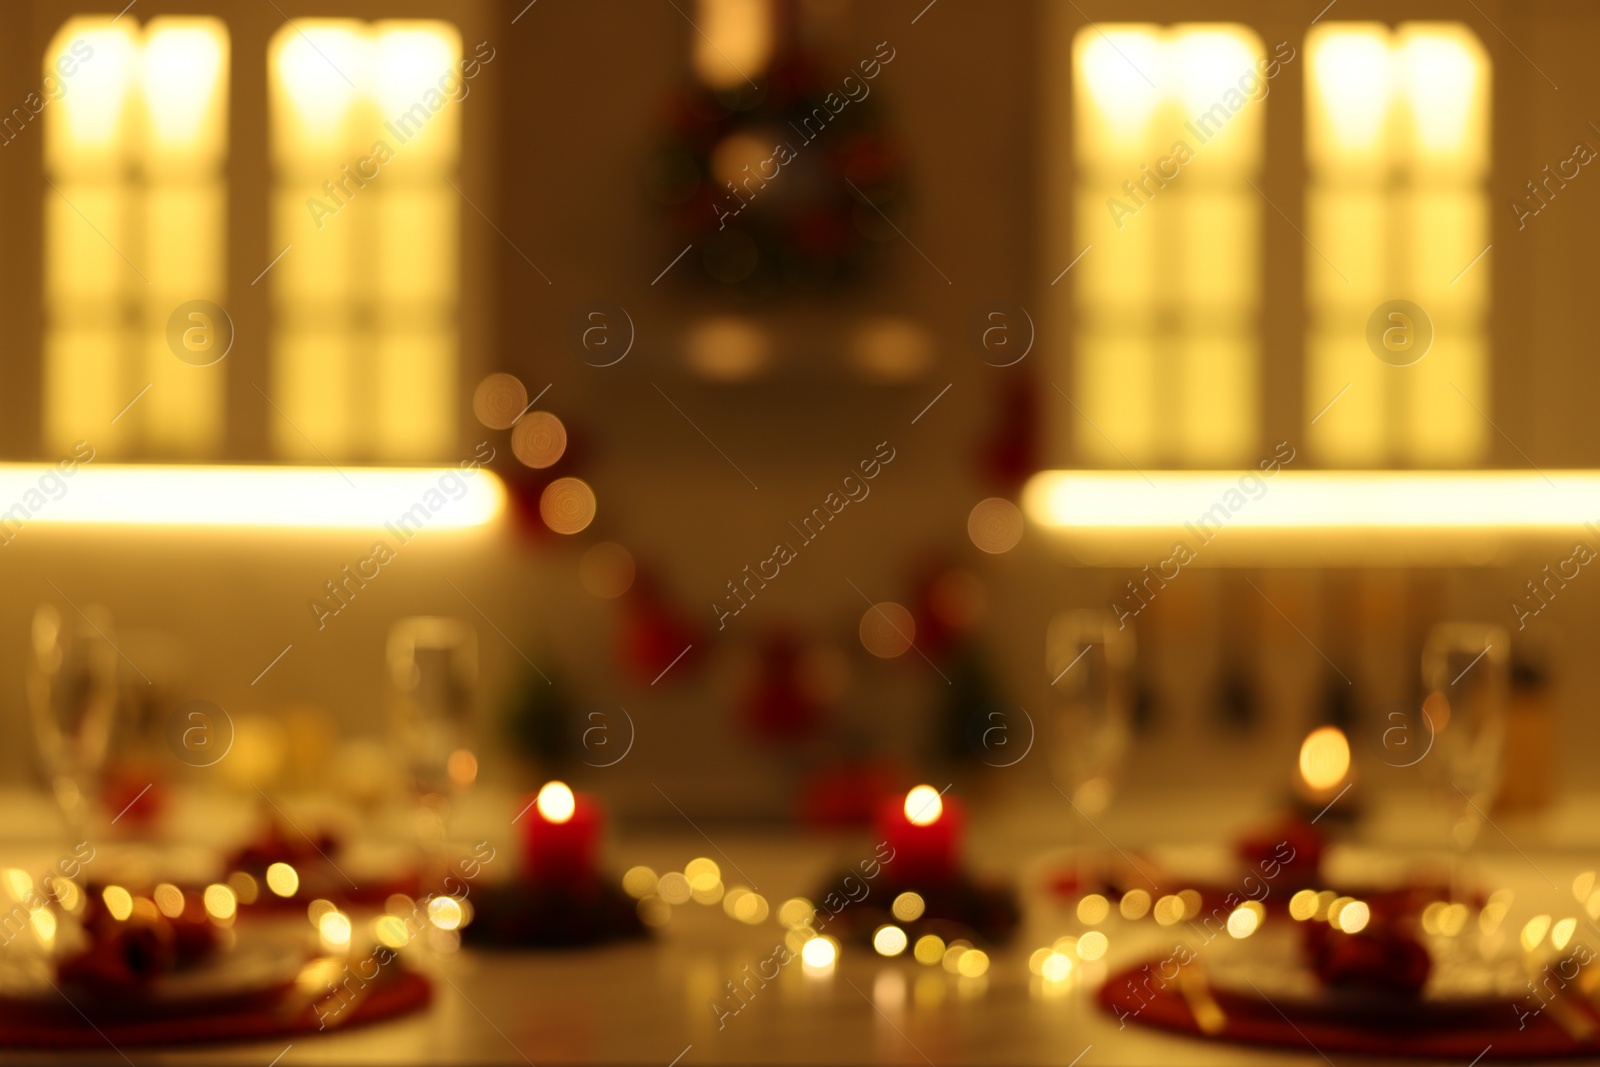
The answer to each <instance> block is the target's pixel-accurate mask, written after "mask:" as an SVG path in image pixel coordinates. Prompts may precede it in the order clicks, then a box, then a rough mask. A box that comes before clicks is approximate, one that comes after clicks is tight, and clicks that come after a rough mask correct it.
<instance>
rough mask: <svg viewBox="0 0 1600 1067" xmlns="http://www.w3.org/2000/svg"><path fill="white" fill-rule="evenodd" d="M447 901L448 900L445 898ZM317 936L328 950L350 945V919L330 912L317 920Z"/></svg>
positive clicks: (344, 915) (339, 913) (340, 912)
mask: <svg viewBox="0 0 1600 1067" xmlns="http://www.w3.org/2000/svg"><path fill="white" fill-rule="evenodd" d="M446 899H448V898H446ZM317 936H318V937H320V938H321V939H322V946H323V948H325V949H328V950H334V949H340V948H345V947H348V946H349V944H350V917H349V916H348V915H346V914H345V913H344V912H342V911H330V912H326V913H324V914H323V916H322V918H320V919H318V920H317Z"/></svg>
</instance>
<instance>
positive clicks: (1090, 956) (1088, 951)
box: [1078, 930, 1111, 960]
mask: <svg viewBox="0 0 1600 1067" xmlns="http://www.w3.org/2000/svg"><path fill="white" fill-rule="evenodd" d="M1110 947H1111V939H1110V938H1108V937H1106V935H1105V934H1102V933H1101V932H1100V931H1099V930H1090V931H1089V932H1088V933H1086V934H1084V935H1083V936H1082V937H1080V938H1078V958H1079V959H1080V960H1097V959H1099V958H1100V957H1101V956H1104V955H1105V954H1106V949H1108V948H1110Z"/></svg>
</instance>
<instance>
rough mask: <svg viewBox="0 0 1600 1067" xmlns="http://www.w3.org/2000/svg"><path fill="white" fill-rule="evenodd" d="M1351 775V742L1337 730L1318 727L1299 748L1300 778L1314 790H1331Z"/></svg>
mask: <svg viewBox="0 0 1600 1067" xmlns="http://www.w3.org/2000/svg"><path fill="white" fill-rule="evenodd" d="M1349 771H1350V742H1349V741H1347V740H1346V739H1345V736H1344V731H1343V730H1341V729H1339V728H1338V727H1337V726H1319V727H1317V729H1315V730H1312V731H1311V732H1310V733H1309V734H1307V735H1306V739H1305V741H1304V742H1303V743H1302V744H1301V745H1300V777H1301V778H1302V779H1303V780H1304V781H1305V783H1306V785H1308V786H1310V787H1311V788H1312V789H1316V790H1324V789H1332V788H1333V787H1334V786H1336V785H1338V784H1339V783H1340V782H1342V781H1344V776H1345V775H1346V774H1347V773H1349Z"/></svg>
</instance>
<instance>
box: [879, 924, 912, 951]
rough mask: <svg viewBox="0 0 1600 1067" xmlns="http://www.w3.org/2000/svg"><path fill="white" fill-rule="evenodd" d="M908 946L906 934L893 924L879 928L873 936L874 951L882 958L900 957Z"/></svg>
mask: <svg viewBox="0 0 1600 1067" xmlns="http://www.w3.org/2000/svg"><path fill="white" fill-rule="evenodd" d="M906 944H907V940H906V932H905V931H904V930H902V929H900V928H899V927H898V926H894V925H893V924H889V925H885V926H880V927H878V929H877V930H876V931H875V932H874V933H873V935H872V948H873V951H875V952H877V954H878V955H880V956H898V955H900V953H902V952H904V951H905V950H906Z"/></svg>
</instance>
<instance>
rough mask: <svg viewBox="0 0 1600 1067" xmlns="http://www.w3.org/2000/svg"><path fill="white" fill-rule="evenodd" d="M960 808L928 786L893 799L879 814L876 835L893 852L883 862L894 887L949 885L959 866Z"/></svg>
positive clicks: (886, 803)
mask: <svg viewBox="0 0 1600 1067" xmlns="http://www.w3.org/2000/svg"><path fill="white" fill-rule="evenodd" d="M965 822H966V819H965V817H964V815H963V813H962V810H961V806H960V805H959V804H957V803H956V802H955V801H954V800H945V799H943V798H942V797H940V796H939V791H938V790H937V789H934V788H933V787H932V786H929V785H919V786H917V787H916V788H915V789H913V790H911V792H909V793H907V794H906V795H905V796H904V797H893V798H891V799H890V800H887V801H885V802H884V804H883V806H882V807H881V808H880V809H879V811H878V835H879V836H880V837H881V838H882V839H883V840H884V841H885V842H887V843H888V845H889V847H890V848H891V849H893V850H894V851H893V854H892V855H893V858H892V859H890V860H888V861H887V862H886V863H885V867H886V869H887V873H888V875H889V879H890V882H891V884H893V885H906V886H916V885H930V884H937V883H940V882H949V881H951V880H953V879H954V878H955V876H956V872H957V870H958V868H959V865H960V854H961V832H962V829H963V828H964V825H965Z"/></svg>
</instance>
